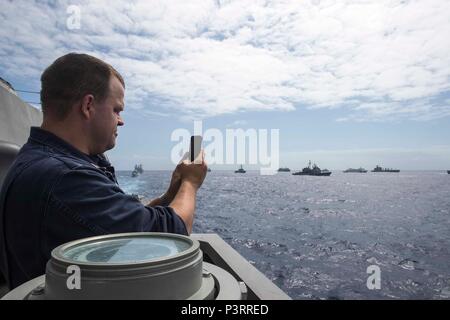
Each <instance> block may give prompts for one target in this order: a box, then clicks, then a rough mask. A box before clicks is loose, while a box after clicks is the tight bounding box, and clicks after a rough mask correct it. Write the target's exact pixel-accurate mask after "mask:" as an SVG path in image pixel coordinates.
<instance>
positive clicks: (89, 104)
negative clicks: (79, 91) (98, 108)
mask: <svg viewBox="0 0 450 320" xmlns="http://www.w3.org/2000/svg"><path fill="white" fill-rule="evenodd" d="M80 103H81V105H80V108H81V110H80V111H81V114H82V116H83V117H84V118H85V119H87V120H88V119H91V118H92V116H93V115H94V112H95V108H94V96H93V95H92V94H87V95H85V96H84V97H83V98H82V99H81V102H80Z"/></svg>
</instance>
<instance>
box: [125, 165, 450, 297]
mask: <svg viewBox="0 0 450 320" xmlns="http://www.w3.org/2000/svg"><path fill="white" fill-rule="evenodd" d="M170 175H171V172H169V171H147V172H144V174H142V175H140V176H138V177H137V178H131V173H130V172H126V171H122V172H118V179H119V182H120V185H121V187H122V189H123V190H124V191H125V192H127V193H136V194H140V195H143V196H144V197H146V198H153V197H156V196H158V195H160V194H161V193H162V192H163V191H165V189H166V188H167V186H168V184H169V180H170ZM194 232H196V233H209V232H212V233H217V234H219V235H220V236H221V237H222V238H223V239H224V240H225V241H227V242H228V243H229V244H230V245H231V246H232V247H233V248H235V249H236V250H237V251H238V252H239V253H241V254H242V255H243V256H244V257H245V258H246V259H248V260H249V261H250V262H251V263H252V264H253V265H254V266H255V267H256V268H258V269H259V270H260V271H261V272H263V273H264V274H265V275H266V276H267V277H268V278H269V279H271V280H272V281H273V282H274V283H276V284H277V285H278V286H279V287H280V288H281V289H283V290H284V291H285V292H286V293H287V294H289V295H290V296H291V297H292V298H294V299H450V175H448V174H447V173H446V172H432V171H431V172H430V171H428V172H415V171H411V172H406V171H405V172H401V173H366V174H360V173H341V172H333V174H332V175H331V176H330V177H311V176H293V175H291V174H290V173H278V174H277V175H275V176H261V175H259V172H257V171H254V172H247V173H246V174H235V173H233V172H227V171H215V172H214V171H213V172H209V173H208V176H207V177H206V180H205V182H204V184H203V186H202V188H201V189H200V191H199V194H198V203H197V213H196V218H195V223H194ZM370 265H378V266H379V267H380V270H381V289H380V290H369V289H368V288H367V286H366V282H367V278H368V277H369V274H367V273H366V272H367V267H369V266H370Z"/></svg>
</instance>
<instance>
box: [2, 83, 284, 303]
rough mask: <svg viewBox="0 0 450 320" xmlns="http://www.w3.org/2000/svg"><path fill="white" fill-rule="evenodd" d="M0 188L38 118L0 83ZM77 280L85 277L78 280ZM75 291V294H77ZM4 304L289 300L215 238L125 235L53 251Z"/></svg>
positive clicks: (6, 296)
mask: <svg viewBox="0 0 450 320" xmlns="http://www.w3.org/2000/svg"><path fill="white" fill-rule="evenodd" d="M0 109H1V114H2V117H1V118H0V186H1V184H2V183H3V179H4V177H5V175H6V172H7V171H8V168H9V166H10V165H11V163H12V162H13V161H14V158H15V156H16V154H17V153H18V151H19V149H20V147H21V146H22V145H23V144H24V143H25V142H26V140H27V138H28V134H29V129H30V127H31V126H39V125H40V124H41V122H42V114H41V112H40V111H39V110H37V109H36V108H34V107H32V106H30V105H28V104H27V103H25V102H23V101H22V100H21V99H20V98H19V97H18V96H17V94H16V92H15V91H14V89H13V88H12V87H11V85H9V83H7V82H6V81H0ZM79 275H84V276H81V277H77V276H79ZM80 288H82V290H74V289H80ZM0 297H2V299H4V300H47V299H179V300H184V299H195V300H203V299H204V300H213V299H217V300H221V299H227V300H231V299H233V300H290V299H291V298H290V297H289V296H288V295H287V294H285V293H284V292H283V291H282V290H281V289H280V288H278V287H277V286H276V285H275V284H274V283H272V282H271V281H270V280H269V279H268V278H267V277H266V276H264V275H263V274H262V273H261V272H260V271H258V270H257V269H256V268H255V267H254V266H253V265H251V264H250V263H249V262H248V261H247V260H246V259H245V258H244V257H242V256H241V255H240V254H239V253H238V252H237V251H236V250H234V249H233V248H232V247H231V246H230V245H228V244H227V243H226V242H225V241H224V240H223V239H222V238H221V237H220V236H219V235H217V234H192V235H191V236H189V237H186V236H181V235H175V234H164V233H148V232H146V233H126V234H111V235H106V236H99V237H91V238H86V239H78V240H75V241H72V242H69V243H66V244H63V245H61V246H59V247H57V248H55V249H54V250H53V251H52V254H51V259H50V260H49V262H48V263H47V267H46V273H45V274H43V275H42V276H40V277H37V278H35V279H32V280H30V281H28V282H26V283H24V284H22V285H21V286H19V287H17V288H15V289H14V290H12V291H9V290H8V288H7V286H6V282H5V279H4V278H3V276H2V275H1V274H0Z"/></svg>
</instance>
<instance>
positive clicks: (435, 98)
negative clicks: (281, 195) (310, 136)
mask: <svg viewBox="0 0 450 320" xmlns="http://www.w3.org/2000/svg"><path fill="white" fill-rule="evenodd" d="M56 3H57V4H56ZM69 5H77V6H78V7H79V8H80V10H81V20H80V22H81V28H80V29H79V30H69V29H68V28H67V19H68V18H69V17H70V16H69V15H68V14H67V12H66V10H67V7H68V6H69ZM449 12H450V1H447V0H427V1H424V0H416V1H414V0H410V1H408V0H384V1H383V0H381V1H379V0H376V1H375V0H374V1H369V0H347V1H346V0H342V1H334V0H310V1H290V0H286V1H255V0H251V1H242V0H239V1H218V0H217V1H207V0H198V1H196V0H195V1H194V0H192V1H181V0H180V1H175V0H170V1H128V2H124V1H95V2H92V1H70V2H69V1H58V2H56V1H49V2H43V1H35V2H34V3H33V2H31V1H21V0H19V1H16V0H15V1H7V2H5V1H3V2H2V10H1V11H0V21H1V22H0V37H1V42H0V57H1V59H0V70H1V73H2V74H3V75H4V76H5V77H14V78H17V79H22V80H23V81H25V80H26V79H31V80H32V84H33V85H35V86H36V87H38V86H39V82H38V80H39V76H40V73H41V72H42V71H43V68H45V66H47V65H48V64H50V63H51V62H52V61H53V60H54V59H55V58H57V57H58V56H60V55H62V54H64V53H67V52H69V51H77V52H87V53H91V54H94V55H96V56H98V57H101V58H104V59H106V60H107V61H108V62H109V63H111V64H112V65H114V66H115V67H116V68H117V69H118V70H119V71H120V72H121V73H123V75H124V76H125V78H126V81H127V104H128V107H131V108H135V109H143V110H146V111H148V112H156V113H157V114H158V113H159V114H162V115H166V113H167V112H170V111H172V110H178V111H181V112H182V113H183V115H184V116H187V117H210V116H216V115H221V114H225V113H235V112H240V111H257V110H283V111H289V110H294V109H295V108H301V107H306V108H311V109H314V108H342V109H343V110H344V111H345V112H344V116H342V117H341V118H339V119H337V120H338V121H366V120H370V121H373V120H381V121H384V120H389V119H416V120H429V119H435V118H441V117H446V116H449V115H450V106H449V101H448V99H449V97H450V55H449V52H450V37H449V36H448V35H449V34H450V19H449Z"/></svg>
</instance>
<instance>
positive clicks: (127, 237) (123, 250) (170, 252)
mask: <svg viewBox="0 0 450 320" xmlns="http://www.w3.org/2000/svg"><path fill="white" fill-rule="evenodd" d="M193 247H195V245H194V243H193V242H192V241H189V239H186V237H183V236H179V235H175V234H168V233H136V234H133V233H128V234H115V235H109V236H106V237H105V236H100V237H95V238H89V241H82V240H81V241H74V242H71V243H69V244H67V245H63V246H60V247H58V248H56V249H55V250H54V252H53V253H52V254H54V255H55V257H56V258H57V259H58V260H60V259H61V260H64V261H66V262H71V263H75V264H90V265H99V264H100V265H105V264H106V265H111V264H113V265H114V264H139V263H145V262H151V261H159V260H167V259H171V258H174V257H177V256H179V255H182V254H183V253H186V252H187V251H190V250H189V249H195V248H193Z"/></svg>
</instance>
